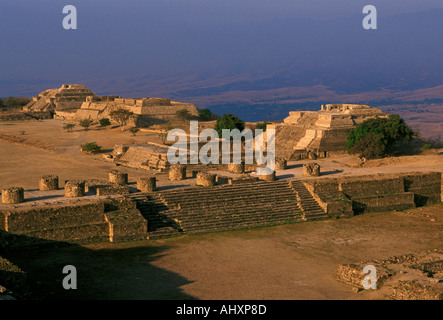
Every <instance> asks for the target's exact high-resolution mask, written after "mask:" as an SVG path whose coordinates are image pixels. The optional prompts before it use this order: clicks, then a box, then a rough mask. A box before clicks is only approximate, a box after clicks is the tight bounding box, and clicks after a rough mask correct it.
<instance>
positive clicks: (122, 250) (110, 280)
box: [0, 230, 195, 300]
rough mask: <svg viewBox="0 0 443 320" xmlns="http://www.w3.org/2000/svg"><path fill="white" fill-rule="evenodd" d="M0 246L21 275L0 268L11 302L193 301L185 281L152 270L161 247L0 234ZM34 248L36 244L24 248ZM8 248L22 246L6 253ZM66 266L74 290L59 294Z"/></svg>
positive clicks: (163, 250)
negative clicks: (95, 245)
mask: <svg viewBox="0 0 443 320" xmlns="http://www.w3.org/2000/svg"><path fill="white" fill-rule="evenodd" d="M0 241H1V242H0V244H1V245H2V248H1V249H0V258H1V257H3V258H6V259H8V260H9V261H10V262H11V263H13V264H15V265H16V266H18V267H19V268H20V269H21V270H23V271H24V273H21V272H17V270H8V268H1V264H0V285H2V286H4V287H6V288H8V289H9V290H12V292H13V294H14V296H15V297H16V298H17V299H30V300H75V299H81V300H96V299H100V300H115V299H118V300H158V299H164V300H176V299H180V300H191V299H195V298H194V297H192V296H190V295H188V294H186V293H184V292H183V290H182V289H181V287H182V286H184V285H187V284H189V283H191V281H189V280H187V279H186V278H184V277H182V276H181V275H179V274H176V273H174V272H171V271H168V270H165V269H162V268H159V267H156V266H154V265H153V263H154V262H155V261H156V260H158V259H159V258H161V257H162V256H163V255H165V254H166V252H167V251H168V247H167V246H158V245H152V244H150V243H147V242H146V241H140V242H133V243H131V244H127V243H126V244H124V245H116V246H115V247H114V248H112V246H110V245H109V244H106V245H105V246H103V247H104V248H101V249H89V248H86V247H83V246H80V245H75V244H69V243H66V242H59V241H48V240H42V239H37V238H31V237H26V236H18V235H11V234H9V233H7V232H4V231H1V230H0ZM34 242H38V244H36V245H29V244H30V243H34ZM11 243H15V244H23V245H21V246H15V247H11V246H10V245H11ZM8 244H9V245H8ZM123 246H124V247H123ZM0 262H1V259H0ZM67 265H72V266H74V267H75V268H76V270H77V289H76V290H72V289H71V290H65V289H64V288H63V285H62V283H63V279H64V278H65V277H66V276H67V274H63V268H64V267H65V266H67ZM5 269H6V270H5Z"/></svg>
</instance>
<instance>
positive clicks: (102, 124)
mask: <svg viewBox="0 0 443 320" xmlns="http://www.w3.org/2000/svg"><path fill="white" fill-rule="evenodd" d="M99 123H100V127H104V128H106V127H107V126H110V125H111V121H109V119H108V118H103V119H100V120H99Z"/></svg>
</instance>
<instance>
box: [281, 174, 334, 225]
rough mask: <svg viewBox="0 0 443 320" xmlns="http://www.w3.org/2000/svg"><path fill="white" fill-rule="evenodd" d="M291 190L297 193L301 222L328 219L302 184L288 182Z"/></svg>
mask: <svg viewBox="0 0 443 320" xmlns="http://www.w3.org/2000/svg"><path fill="white" fill-rule="evenodd" d="M289 184H290V186H291V188H292V189H293V190H294V191H295V192H296V193H297V195H298V198H299V200H300V207H301V209H302V211H303V220H306V221H312V220H319V219H324V218H328V215H327V214H326V212H325V211H324V210H323V208H322V207H321V206H320V205H319V203H318V202H317V200H315V199H314V197H313V196H312V195H311V193H310V192H309V191H308V189H306V187H305V185H304V184H303V182H301V181H298V180H293V181H290V182H289Z"/></svg>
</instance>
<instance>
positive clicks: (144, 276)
mask: <svg viewBox="0 0 443 320" xmlns="http://www.w3.org/2000/svg"><path fill="white" fill-rule="evenodd" d="M442 230H443V205H435V206H432V207H426V208H418V209H413V210H406V211H404V212H390V213H372V214H364V215H360V216H355V217H353V218H347V219H336V220H324V221H317V222H307V223H298V224H291V225H283V226H276V227H267V228H260V229H251V230H241V231H234V232H220V233H211V234H199V235H185V236H181V237H179V238H171V239H166V240H156V241H138V242H130V243H123V244H96V245H88V246H83V247H82V246H70V247H65V248H58V249H53V250H32V251H30V252H26V254H24V253H23V252H20V253H18V254H16V255H15V256H14V255H11V254H9V255H8V256H7V258H8V259H10V260H11V261H12V262H13V263H15V264H17V265H18V266H19V267H20V268H21V269H23V270H25V271H27V272H28V274H30V275H31V276H32V277H34V278H35V279H38V280H39V281H40V282H41V285H42V287H43V289H44V290H43V292H45V293H51V294H49V295H48V296H46V295H45V297H46V298H54V299H240V300H241V299H282V300H285V299H386V297H385V296H384V295H383V294H382V293H381V290H367V291H366V290H363V291H360V292H358V293H354V292H353V291H352V288H351V287H350V286H348V285H346V284H344V283H341V282H339V281H337V280H336V279H335V274H336V271H337V268H338V266H339V265H340V264H345V263H356V262H360V261H368V260H372V259H387V258H390V257H392V256H397V255H402V254H416V253H419V252H422V251H424V250H430V249H442V248H443V232H442ZM65 265H74V266H75V267H76V268H77V272H78V289H77V290H64V289H63V288H62V285H61V282H62V279H63V277H64V275H63V274H62V269H63V267H64V266H65Z"/></svg>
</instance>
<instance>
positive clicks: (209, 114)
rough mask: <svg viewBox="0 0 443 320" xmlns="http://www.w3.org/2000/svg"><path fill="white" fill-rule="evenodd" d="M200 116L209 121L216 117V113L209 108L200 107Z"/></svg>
mask: <svg viewBox="0 0 443 320" xmlns="http://www.w3.org/2000/svg"><path fill="white" fill-rule="evenodd" d="M198 116H199V117H200V119H201V120H204V121H208V120H211V119H212V118H213V117H214V114H213V113H212V112H211V110H209V109H199V110H198Z"/></svg>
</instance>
